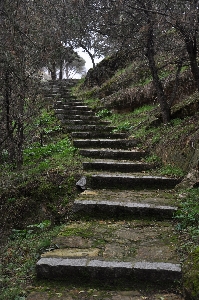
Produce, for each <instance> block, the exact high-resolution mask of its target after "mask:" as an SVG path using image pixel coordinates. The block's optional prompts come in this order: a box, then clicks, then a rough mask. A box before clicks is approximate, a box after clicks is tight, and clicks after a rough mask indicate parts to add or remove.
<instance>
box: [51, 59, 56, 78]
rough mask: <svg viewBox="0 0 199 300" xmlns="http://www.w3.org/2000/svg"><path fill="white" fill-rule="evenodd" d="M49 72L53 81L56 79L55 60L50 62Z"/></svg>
mask: <svg viewBox="0 0 199 300" xmlns="http://www.w3.org/2000/svg"><path fill="white" fill-rule="evenodd" d="M50 72H51V79H52V80H53V81H55V80H56V79H57V76H56V66H55V62H53V63H52V69H51V70H50Z"/></svg>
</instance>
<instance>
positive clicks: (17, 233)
mask: <svg viewBox="0 0 199 300" xmlns="http://www.w3.org/2000/svg"><path fill="white" fill-rule="evenodd" d="M50 225H51V222H50V221H49V220H45V221H43V222H41V223H39V224H31V225H28V226H27V228H25V229H12V235H11V239H16V238H26V237H28V236H30V235H31V234H32V233H33V232H36V231H38V230H40V231H42V230H44V229H46V228H47V227H50Z"/></svg>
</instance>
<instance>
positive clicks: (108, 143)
mask: <svg viewBox="0 0 199 300" xmlns="http://www.w3.org/2000/svg"><path fill="white" fill-rule="evenodd" d="M73 144H74V146H75V147H77V148H88V147H91V148H98V147H99V148H100V147H101V148H116V149H128V148H132V147H136V146H137V140H135V139H131V140H129V139H79V140H73Z"/></svg>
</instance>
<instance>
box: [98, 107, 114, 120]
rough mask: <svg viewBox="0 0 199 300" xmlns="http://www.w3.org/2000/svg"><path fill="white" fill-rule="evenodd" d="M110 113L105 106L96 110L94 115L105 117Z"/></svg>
mask: <svg viewBox="0 0 199 300" xmlns="http://www.w3.org/2000/svg"><path fill="white" fill-rule="evenodd" d="M111 114H112V112H111V111H110V110H108V109H106V108H105V109H102V110H100V111H98V112H97V113H96V116H97V117H100V118H105V117H109V116H111Z"/></svg>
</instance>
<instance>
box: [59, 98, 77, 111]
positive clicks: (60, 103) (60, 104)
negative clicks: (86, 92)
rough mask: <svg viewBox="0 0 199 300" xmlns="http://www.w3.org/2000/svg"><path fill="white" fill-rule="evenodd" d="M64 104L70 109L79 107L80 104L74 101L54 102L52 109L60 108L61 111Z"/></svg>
mask: <svg viewBox="0 0 199 300" xmlns="http://www.w3.org/2000/svg"><path fill="white" fill-rule="evenodd" d="M66 103H67V104H68V105H70V106H71V107H74V106H81V102H80V101H76V100H65V101H64V102H63V101H61V100H60V101H56V102H55V104H54V108H61V109H64V107H65V105H66Z"/></svg>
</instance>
